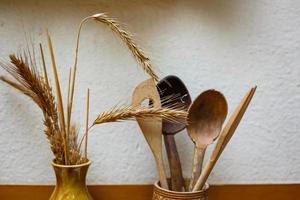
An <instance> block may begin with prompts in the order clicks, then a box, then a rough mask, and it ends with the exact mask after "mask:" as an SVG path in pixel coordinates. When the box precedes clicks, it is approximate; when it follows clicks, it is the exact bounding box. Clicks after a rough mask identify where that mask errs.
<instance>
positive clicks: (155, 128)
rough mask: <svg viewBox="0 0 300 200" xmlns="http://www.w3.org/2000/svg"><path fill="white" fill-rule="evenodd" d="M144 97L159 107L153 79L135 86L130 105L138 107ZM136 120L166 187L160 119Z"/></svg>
mask: <svg viewBox="0 0 300 200" xmlns="http://www.w3.org/2000/svg"><path fill="white" fill-rule="evenodd" d="M146 99H149V100H151V102H152V104H153V107H154V108H160V107H161V103H160V96H159V93H158V91H157V89H156V85H155V82H154V80H153V79H148V80H146V81H143V82H142V83H140V84H139V85H138V86H137V87H136V88H135V90H134V92H133V96H132V105H133V106H136V107H140V106H141V103H142V102H143V101H144V100H146ZM137 122H138V124H139V126H140V128H141V130H142V132H143V134H144V137H145V139H146V141H147V142H148V144H149V146H150V149H151V151H152V153H153V156H154V158H155V161H156V166H157V170H158V174H159V180H160V184H161V187H163V188H165V189H168V188H169V187H168V183H167V178H166V174H165V170H164V164H163V160H162V119H161V118H151V119H150V118H148V119H137Z"/></svg>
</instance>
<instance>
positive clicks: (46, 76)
mask: <svg viewBox="0 0 300 200" xmlns="http://www.w3.org/2000/svg"><path fill="white" fill-rule="evenodd" d="M40 51H41V57H42V62H43V70H44V78H45V81H46V84H47V85H48V87H49V86H50V84H49V79H48V72H47V67H46V62H45V56H44V51H43V46H42V44H41V43H40Z"/></svg>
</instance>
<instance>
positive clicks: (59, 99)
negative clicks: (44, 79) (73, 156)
mask: <svg viewBox="0 0 300 200" xmlns="http://www.w3.org/2000/svg"><path fill="white" fill-rule="evenodd" d="M47 38H48V45H49V50H50V55H51V61H52V68H53V73H54V80H55V86H56V93H57V104H58V111H59V112H58V113H59V119H60V126H61V134H62V139H63V142H64V151H65V156H64V157H65V164H66V165H68V144H67V141H66V126H65V117H64V107H63V101H62V95H61V90H60V83H59V78H58V73H57V67H56V63H55V57H54V51H53V46H52V41H51V37H50V34H49V32H48V31H47Z"/></svg>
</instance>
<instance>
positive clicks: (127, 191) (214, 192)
mask: <svg viewBox="0 0 300 200" xmlns="http://www.w3.org/2000/svg"><path fill="white" fill-rule="evenodd" d="M53 189H54V186H50V185H0V199H1V200H48V199H49V197H50V195H51V193H52V191H53ZM152 190H153V186H152V185H91V186H89V191H90V193H91V195H92V196H93V197H94V200H151V197H152ZM132 194H134V195H132ZM299 198H300V184H230V185H212V186H211V187H210V190H209V199H210V200H235V199H236V200H240V199H242V200H296V199H299Z"/></svg>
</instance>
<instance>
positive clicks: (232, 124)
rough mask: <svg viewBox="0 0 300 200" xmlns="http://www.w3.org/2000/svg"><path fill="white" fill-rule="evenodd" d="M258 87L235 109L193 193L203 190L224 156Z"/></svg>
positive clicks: (250, 91)
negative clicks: (221, 156) (217, 163)
mask: <svg viewBox="0 0 300 200" xmlns="http://www.w3.org/2000/svg"><path fill="white" fill-rule="evenodd" d="M255 90H256V86H254V87H253V88H251V89H250V90H249V92H248V93H247V94H246V96H245V97H244V98H243V99H242V101H241V103H240V104H239V106H238V107H237V108H236V109H235V111H234V113H233V114H232V116H231V117H230V119H229V121H228V122H227V124H226V126H225V127H224V129H223V130H222V132H221V134H220V138H219V140H218V142H217V144H216V146H215V148H214V150H213V152H212V154H211V156H210V159H209V160H208V162H207V164H206V165H205V167H204V169H203V171H202V174H201V175H200V177H199V179H198V180H197V182H196V184H195V186H194V188H193V191H194V192H195V191H198V190H200V189H202V188H203V186H204V185H205V182H206V180H207V178H208V176H209V174H210V173H211V171H212V169H213V168H214V166H215V164H216V162H217V161H218V158H219V157H220V155H221V154H222V152H223V150H224V148H225V147H226V145H227V143H228V142H229V140H230V139H231V137H232V135H233V134H234V132H235V130H236V128H237V127H238V125H239V123H240V121H241V119H242V117H243V115H244V113H245V112H246V110H247V108H248V105H249V103H250V101H251V99H252V97H253V95H254V93H255Z"/></svg>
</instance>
